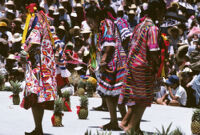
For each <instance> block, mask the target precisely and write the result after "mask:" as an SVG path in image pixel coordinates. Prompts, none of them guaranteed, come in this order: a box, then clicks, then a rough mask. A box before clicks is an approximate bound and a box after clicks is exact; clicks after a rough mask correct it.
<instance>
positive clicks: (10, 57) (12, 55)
mask: <svg viewBox="0 0 200 135" xmlns="http://www.w3.org/2000/svg"><path fill="white" fill-rule="evenodd" d="M7 59H10V60H15V59H16V58H15V55H14V54H10V55H9V56H8V58H7Z"/></svg>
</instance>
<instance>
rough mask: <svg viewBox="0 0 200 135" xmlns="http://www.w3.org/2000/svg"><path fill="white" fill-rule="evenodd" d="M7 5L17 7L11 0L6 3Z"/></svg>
mask: <svg viewBox="0 0 200 135" xmlns="http://www.w3.org/2000/svg"><path fill="white" fill-rule="evenodd" d="M5 5H15V4H14V2H13V1H12V0H9V1H8V2H6V3H5Z"/></svg>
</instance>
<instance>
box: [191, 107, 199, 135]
mask: <svg viewBox="0 0 200 135" xmlns="http://www.w3.org/2000/svg"><path fill="white" fill-rule="evenodd" d="M191 130H192V133H193V134H200V109H196V110H195V111H194V113H193V116H192V124H191Z"/></svg>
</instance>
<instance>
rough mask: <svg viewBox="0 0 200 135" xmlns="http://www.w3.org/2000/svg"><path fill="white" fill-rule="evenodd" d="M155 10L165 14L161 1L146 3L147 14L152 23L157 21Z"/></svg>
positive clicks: (155, 0) (152, 0)
mask: <svg viewBox="0 0 200 135" xmlns="http://www.w3.org/2000/svg"><path fill="white" fill-rule="evenodd" d="M157 9H159V11H163V12H166V4H165V2H164V1H163V0H150V1H149V3H148V9H147V14H148V16H149V17H150V18H151V19H152V20H153V21H155V20H156V19H157V16H156V15H157Z"/></svg>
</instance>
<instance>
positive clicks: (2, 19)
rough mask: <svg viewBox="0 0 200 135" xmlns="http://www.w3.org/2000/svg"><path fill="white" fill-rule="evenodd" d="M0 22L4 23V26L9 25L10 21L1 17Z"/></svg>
mask: <svg viewBox="0 0 200 135" xmlns="http://www.w3.org/2000/svg"><path fill="white" fill-rule="evenodd" d="M0 21H1V22H5V23H6V24H9V23H10V20H9V19H8V18H6V17H1V18H0Z"/></svg>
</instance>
